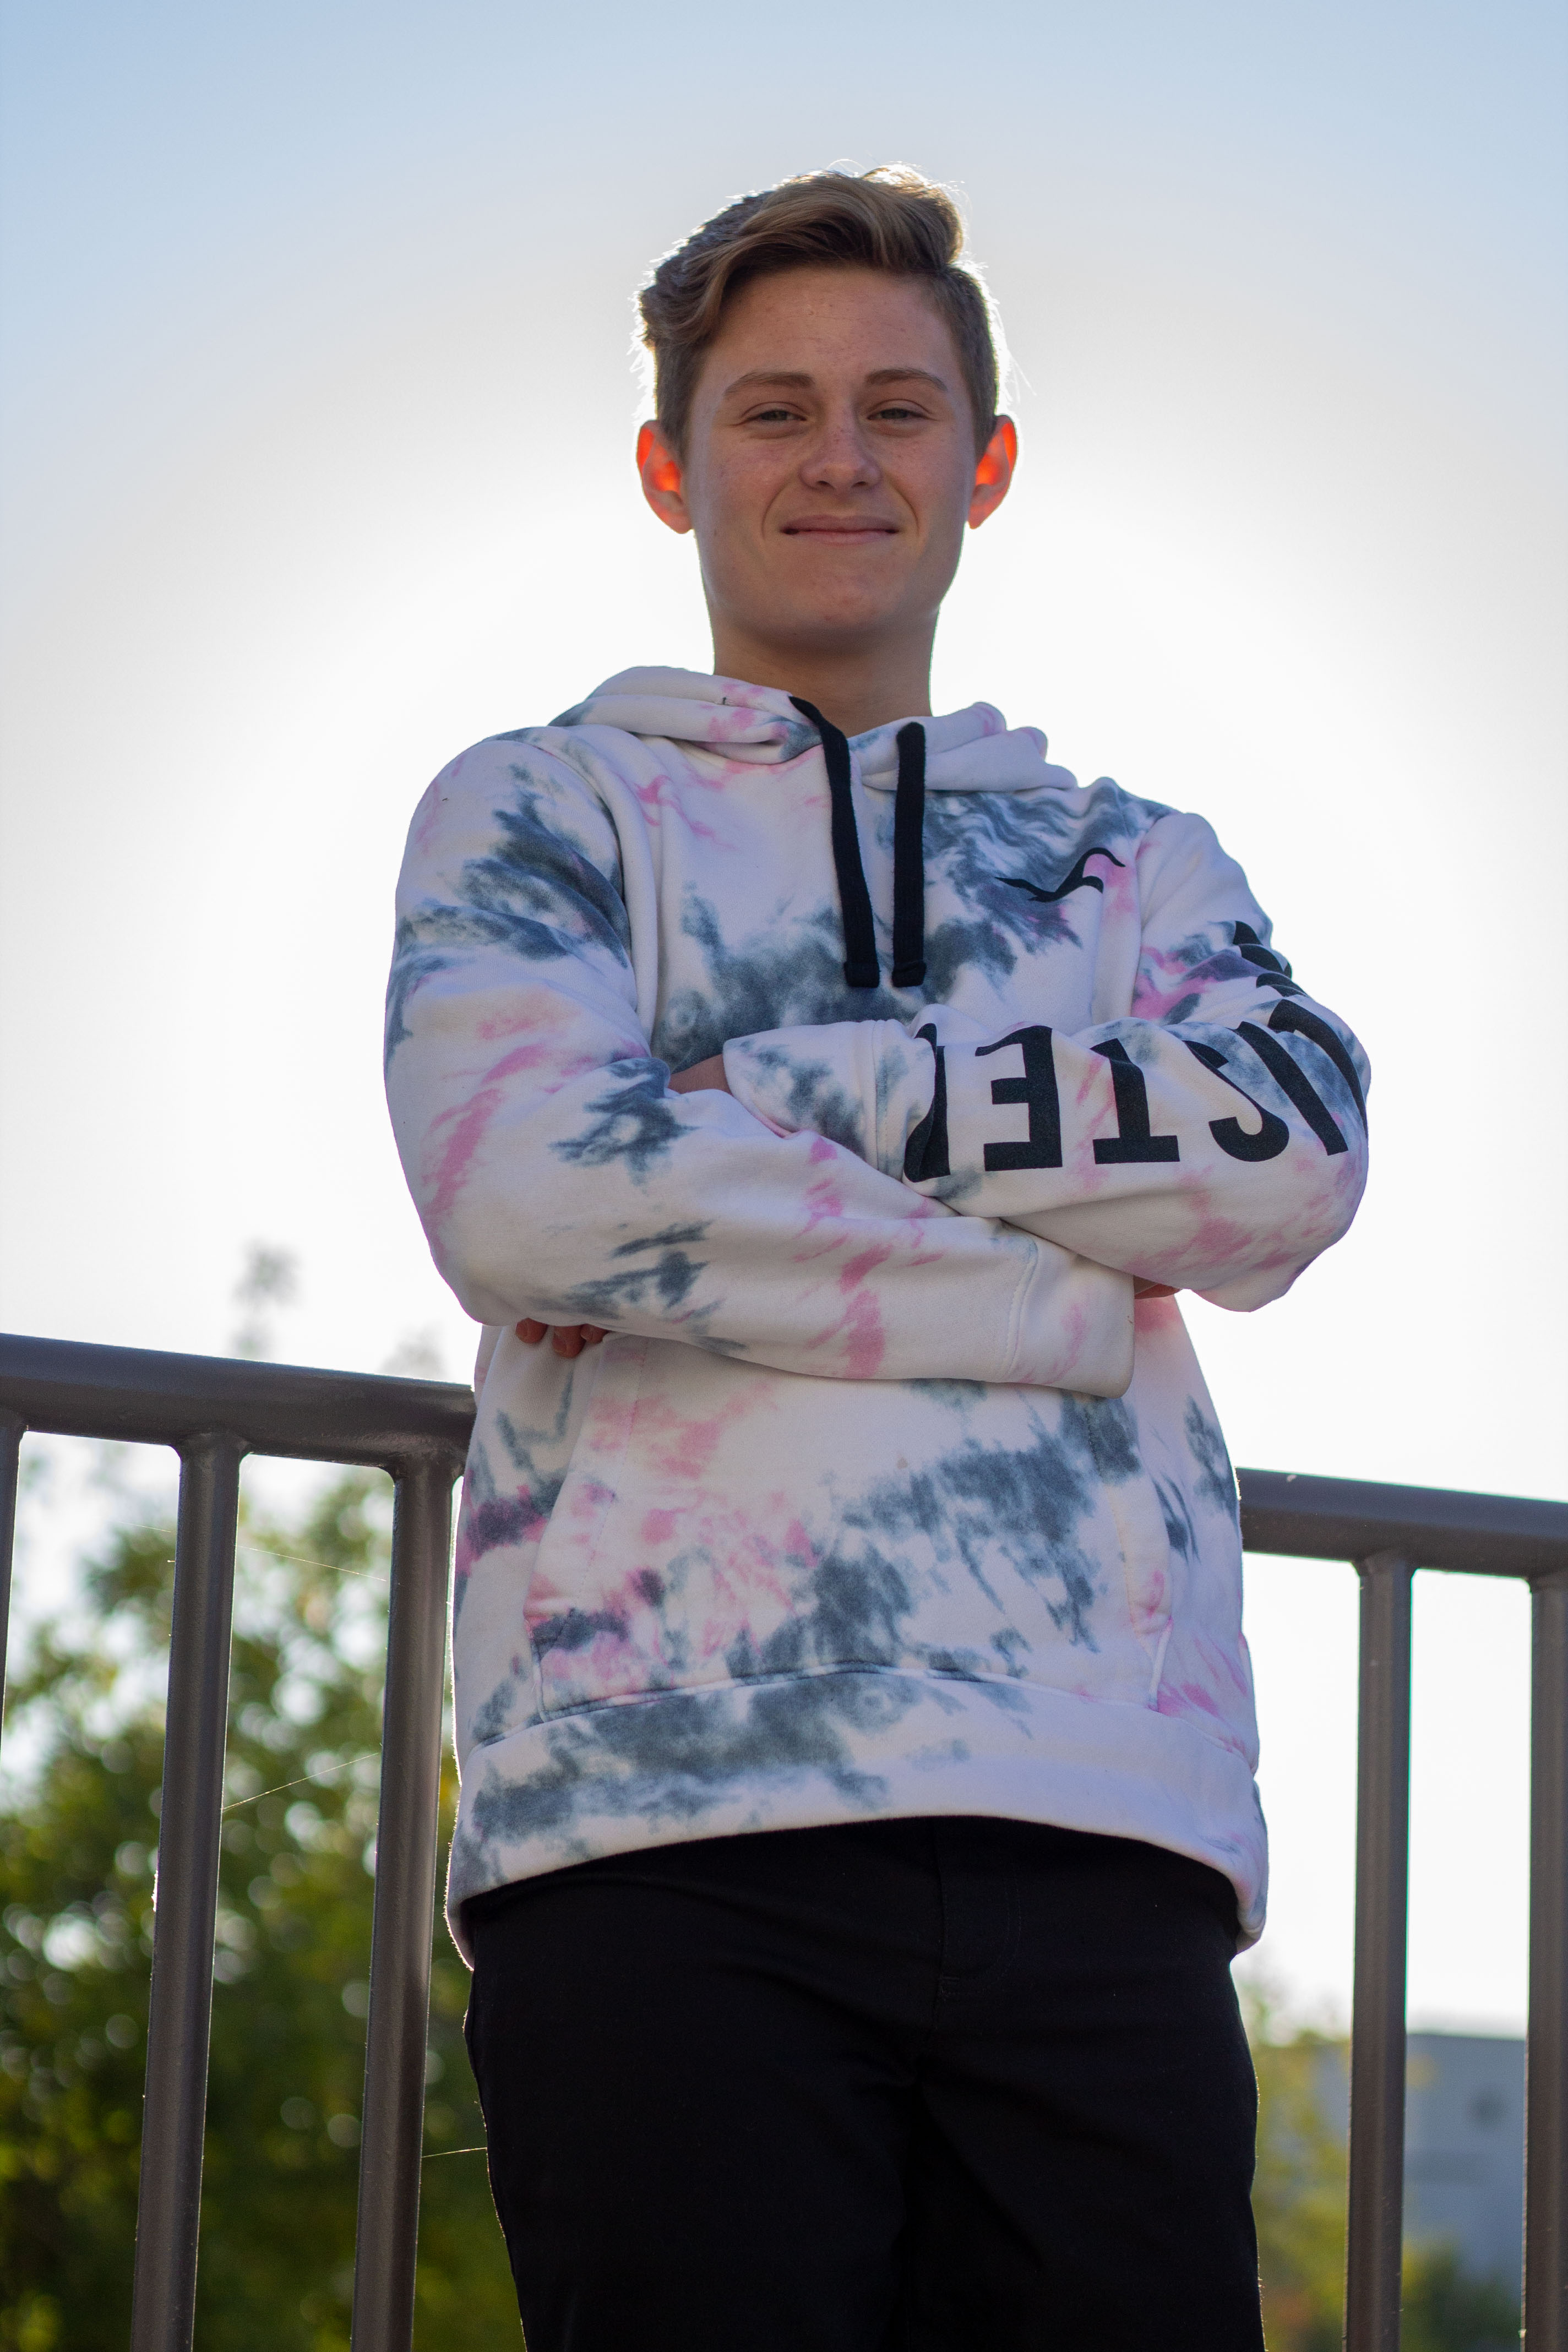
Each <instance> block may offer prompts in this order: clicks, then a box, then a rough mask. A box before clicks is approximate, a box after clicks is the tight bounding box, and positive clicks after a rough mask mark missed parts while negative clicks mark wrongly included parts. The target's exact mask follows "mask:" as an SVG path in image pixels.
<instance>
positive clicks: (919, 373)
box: [866, 367, 952, 399]
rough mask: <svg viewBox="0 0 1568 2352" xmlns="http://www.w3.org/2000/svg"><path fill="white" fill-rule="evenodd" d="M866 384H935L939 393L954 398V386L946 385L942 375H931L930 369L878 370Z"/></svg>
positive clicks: (890, 368) (894, 368)
mask: <svg viewBox="0 0 1568 2352" xmlns="http://www.w3.org/2000/svg"><path fill="white" fill-rule="evenodd" d="M866 382H867V383H868V384H872V383H930V384H934V385H935V387H936V389H937V391H938V392H942V393H946V394H947V395H948V397H949V398H950V399H951V398H952V385H951V384H950V383H946V382H945V381H944V380H943V378H942V377H941V376H940V375H934V374H933V373H931V369H930V368H922V367H886V368H878V369H877V370H876V371H875V372H874V373H872V374H870V375H868V377H867V378H866Z"/></svg>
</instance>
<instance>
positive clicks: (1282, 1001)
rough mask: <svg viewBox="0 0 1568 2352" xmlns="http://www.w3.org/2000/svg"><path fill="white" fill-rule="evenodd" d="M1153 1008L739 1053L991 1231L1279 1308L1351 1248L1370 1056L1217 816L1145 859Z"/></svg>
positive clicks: (792, 1099)
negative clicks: (1309, 987)
mask: <svg viewBox="0 0 1568 2352" xmlns="http://www.w3.org/2000/svg"><path fill="white" fill-rule="evenodd" d="M1137 878H1138V887H1139V905H1140V908H1141V910H1142V940H1141V949H1140V953H1139V956H1138V961H1137V972H1136V978H1135V980H1134V982H1133V984H1132V989H1131V1010H1130V1011H1129V1012H1128V1013H1127V1014H1126V1015H1124V1016H1123V1017H1121V1018H1119V1019H1113V1020H1106V1021H1101V1022H1099V1023H1097V1024H1094V1025H1093V1026H1092V1027H1089V1028H1085V1029H1082V1030H1079V1031H1078V1032H1076V1033H1075V1034H1066V1033H1065V1032H1062V1031H1059V1030H1057V1031H1053V1030H1051V1029H1049V1028H1047V1027H1045V1026H1044V1025H1042V1024H1028V1023H1020V1024H1014V1025H1012V1026H1010V1027H1009V1028H1007V1029H1005V1030H1002V1031H998V1032H996V1033H994V1034H984V1033H983V1032H982V1031H981V1030H980V1029H979V1028H978V1026H977V1024H975V1023H973V1021H967V1020H965V1019H964V1018H963V1017H962V1016H961V1015H958V1014H956V1013H954V1012H953V1011H952V1008H951V1007H945V1006H942V1007H936V1008H933V1009H932V1010H931V1012H930V1013H923V1014H921V1015H919V1016H917V1019H916V1020H915V1021H914V1022H911V1023H910V1025H909V1028H908V1029H906V1028H904V1027H903V1026H901V1025H900V1024H898V1023H896V1022H868V1023H864V1024H854V1023H846V1024H837V1025H836V1026H834V1027H831V1028H823V1029H816V1030H812V1029H802V1030H798V1031H788V1030H776V1031H773V1032H771V1033H769V1034H765V1035H763V1036H759V1037H752V1038H742V1039H737V1040H736V1041H735V1042H734V1043H733V1045H730V1046H727V1047H726V1048H725V1055H724V1061H725V1071H726V1075H727V1076H728V1078H729V1081H730V1085H731V1087H732V1089H733V1090H734V1093H735V1095H736V1096H737V1097H738V1098H739V1099H740V1100H741V1101H742V1102H745V1103H747V1104H748V1105H749V1106H750V1107H751V1108H753V1109H755V1110H756V1111H757V1112H758V1114H759V1116H761V1117H763V1118H769V1119H771V1120H772V1121H773V1124H774V1125H775V1126H778V1127H780V1128H781V1129H788V1128H791V1127H795V1126H801V1125H806V1124H810V1123H812V1121H813V1120H814V1119H815V1118H821V1119H822V1120H823V1122H824V1123H825V1125H826V1126H827V1127H828V1129H829V1131H831V1132H833V1133H834V1134H836V1135H837V1136H838V1137H839V1138H840V1139H841V1140H843V1141H845V1142H846V1143H847V1144H849V1145H850V1146H851V1148H856V1149H859V1150H863V1151H864V1152H865V1154H866V1156H867V1157H868V1159H869V1160H871V1161H872V1163H873V1165H875V1166H878V1167H880V1168H882V1169H884V1170H887V1171H889V1172H895V1171H896V1172H898V1173H899V1174H900V1175H901V1177H902V1179H903V1181H905V1182H906V1183H907V1184H909V1185H910V1186H911V1187H912V1188H914V1189H916V1190H918V1191H919V1192H921V1193H923V1194H925V1195H927V1196H928V1197H930V1198H932V1199H936V1200H941V1201H944V1202H947V1203H948V1205H949V1206H950V1207H952V1208H956V1209H959V1210H960V1211H962V1212H963V1213H967V1214H973V1215H979V1216H984V1217H999V1218H1003V1219H1005V1220H1006V1221H1007V1222H1008V1223H1012V1224H1015V1225H1018V1226H1021V1227H1023V1228H1024V1229H1025V1230H1026V1231H1028V1232H1030V1233H1033V1234H1038V1235H1041V1236H1043V1237H1046V1238H1048V1239H1049V1240H1052V1241H1055V1242H1057V1243H1058V1244H1061V1245H1062V1246H1063V1247H1065V1248H1068V1249H1071V1250H1075V1251H1079V1252H1081V1253H1082V1254H1083V1255H1085V1256H1087V1257H1091V1258H1093V1259H1095V1260H1096V1261H1097V1262H1098V1263H1099V1264H1100V1265H1107V1266H1114V1267H1118V1268H1120V1269H1121V1271H1123V1272H1125V1273H1128V1274H1131V1275H1134V1276H1139V1277H1140V1278H1142V1279H1144V1280H1147V1281H1152V1282H1161V1283H1169V1284H1171V1285H1172V1286H1174V1287H1175V1288H1177V1289H1189V1290H1196V1291H1198V1292H1199V1293H1201V1294H1202V1295H1203V1296H1204V1297H1208V1298H1211V1299H1213V1300H1214V1301H1215V1303H1216V1304H1217V1305H1219V1306H1222V1307H1237V1308H1249V1307H1260V1306H1263V1305H1264V1304H1266V1303H1267V1301H1268V1300H1269V1299H1271V1298H1277V1297H1279V1296H1280V1294H1281V1293H1282V1292H1283V1291H1285V1290H1287V1289H1288V1288H1289V1286H1290V1284H1291V1283H1292V1282H1293V1281H1294V1280H1295V1278H1296V1276H1297V1275H1298V1274H1300V1271H1301V1270H1302V1268H1303V1267H1304V1266H1306V1265H1310V1262H1311V1260H1312V1259H1313V1258H1315V1257H1316V1256H1318V1255H1320V1253H1321V1251H1323V1250H1325V1249H1327V1248H1328V1247H1329V1245H1330V1244H1331V1243H1332V1242H1335V1241H1337V1240H1338V1239H1339V1237H1340V1235H1341V1234H1343V1233H1344V1231H1345V1230H1346V1228H1347V1227H1348V1225H1349V1224H1350V1222H1351V1219H1352V1216H1353V1215H1354V1213H1355V1209H1356V1204H1357V1202H1359V1200H1360V1198H1361V1194H1362V1190H1363V1185H1364V1183H1365V1181H1366V1086H1367V1077H1368V1072H1367V1064H1366V1057H1365V1055H1363V1052H1362V1049H1361V1047H1360V1045H1358V1044H1357V1042H1356V1040H1355V1038H1354V1037H1353V1036H1352V1034H1351V1033H1350V1031H1349V1030H1348V1029H1347V1028H1346V1027H1345V1025H1344V1024H1343V1023H1342V1021H1340V1020H1339V1019H1337V1017H1336V1016H1335V1015H1334V1014H1333V1013H1329V1012H1328V1011H1326V1010H1325V1008H1324V1007H1323V1006H1322V1005H1321V1004H1317V1003H1314V1002H1313V1001H1312V999H1311V998H1310V997H1309V996H1308V995H1307V994H1306V993H1305V992H1304V991H1303V990H1302V989H1300V987H1299V986H1298V985H1297V983H1296V982H1294V981H1293V980H1292V978H1291V977H1290V967H1289V964H1288V963H1287V962H1286V961H1284V959H1283V958H1282V957H1280V956H1279V955H1277V954H1276V953H1275V952H1274V950H1273V949H1272V948H1271V947H1270V946H1269V945H1268V938H1269V926H1268V919H1267V917H1266V916H1265V915H1264V914H1263V912H1262V910H1261V908H1259V907H1258V904H1257V902H1256V900H1255V899H1254V898H1253V897H1252V895H1251V893H1250V891H1249V890H1248V888H1247V880H1246V877H1245V876H1244V875H1243V873H1242V871H1241V868H1240V867H1239V866H1237V864H1236V863H1235V862H1234V860H1232V859H1231V858H1229V857H1227V856H1226V855H1225V852H1224V851H1223V850H1222V849H1221V847H1220V845H1219V843H1218V842H1217V840H1216V839H1215V835H1214V834H1213V832H1212V830H1211V829H1210V827H1209V826H1208V825H1207V824H1205V822H1204V821H1203V819H1202V818H1201V817H1194V816H1184V815H1167V816H1164V817H1162V818H1160V819H1159V820H1157V822H1156V823H1155V824H1152V826H1151V827H1150V829H1149V832H1148V834H1147V835H1145V837H1144V841H1143V845H1142V848H1141V850H1140V853H1139V857H1138V877H1137Z"/></svg>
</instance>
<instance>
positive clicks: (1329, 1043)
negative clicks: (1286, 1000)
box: [1268, 1004, 1366, 1128]
mask: <svg viewBox="0 0 1568 2352" xmlns="http://www.w3.org/2000/svg"><path fill="white" fill-rule="evenodd" d="M1268 1026H1269V1027H1270V1029H1277V1030H1279V1032H1281V1034H1286V1033H1289V1031H1290V1030H1292V1029H1293V1030H1295V1031H1296V1032H1297V1033H1298V1034H1300V1035H1301V1036H1303V1037H1310V1039H1311V1041H1312V1043H1313V1045H1317V1046H1319V1047H1321V1050H1322V1052H1323V1053H1325V1054H1326V1055H1328V1057H1329V1059H1330V1061H1331V1063H1332V1064H1333V1066H1334V1067H1335V1069H1336V1070H1338V1072H1339V1074H1340V1076H1341V1077H1342V1078H1343V1080H1344V1082H1345V1084H1346V1086H1347V1087H1349V1088H1350V1090H1351V1100H1352V1102H1353V1103H1354V1105H1355V1107H1356V1117H1357V1118H1359V1119H1360V1121H1361V1123H1362V1126H1363V1128H1364V1127H1365V1125H1366V1097H1365V1096H1364V1095H1363V1092H1362V1090H1361V1079H1360V1076H1358V1075H1357V1071H1356V1066H1355V1064H1354V1063H1353V1062H1352V1060H1351V1057H1350V1055H1349V1054H1348V1053H1347V1052H1346V1050H1345V1043H1344V1040H1343V1038H1342V1037H1341V1036H1339V1035H1338V1034H1336V1033H1335V1031H1333V1030H1332V1029H1331V1028H1330V1026H1329V1024H1328V1023H1327V1022H1326V1021H1322V1020H1320V1019H1319V1017H1318V1015H1317V1013H1309V1012H1307V1011H1306V1010H1305V1008H1304V1007H1303V1006H1301V1005H1300V1004H1277V1005H1276V1006H1275V1007H1274V1010H1273V1012H1272V1013H1270V1014H1269V1016H1268Z"/></svg>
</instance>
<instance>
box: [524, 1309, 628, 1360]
mask: <svg viewBox="0 0 1568 2352" xmlns="http://www.w3.org/2000/svg"><path fill="white" fill-rule="evenodd" d="M516 1329H517V1336H518V1338H519V1339H521V1341H522V1344H523V1346H524V1347H525V1348H537V1347H538V1345H539V1343H540V1341H541V1340H542V1339H543V1337H544V1335H545V1333H546V1332H547V1331H549V1332H550V1344H551V1346H552V1349H554V1351H555V1353H556V1354H557V1355H558V1356H567V1357H572V1356H580V1355H581V1354H582V1352H583V1350H584V1348H596V1347H597V1346H598V1344H599V1342H600V1340H601V1339H604V1338H605V1337H606V1334H605V1331H604V1329H603V1328H602V1327H601V1326H600V1325H599V1324H597V1323H558V1324H557V1325H556V1326H555V1328H554V1329H553V1330H552V1331H551V1328H550V1326H549V1324H548V1323H536V1322H535V1321H534V1320H533V1318H532V1317H531V1316H529V1317H526V1318H524V1320H523V1321H522V1322H521V1323H519V1324H518V1325H517V1326H516Z"/></svg>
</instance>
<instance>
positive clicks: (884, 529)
mask: <svg viewBox="0 0 1568 2352" xmlns="http://www.w3.org/2000/svg"><path fill="white" fill-rule="evenodd" d="M897 533H898V525H897V523H892V522H879V521H878V520H875V519H874V518H873V517H871V516H868V515H811V516H805V517H803V518H802V520H800V521H799V522H786V523H785V524H784V537H785V538H786V539H809V540H812V541H815V542H816V544H817V545H818V546H827V547H868V546H869V545H870V544H871V542H872V541H875V540H879V539H892V538H895V537H896V536H897Z"/></svg>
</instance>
